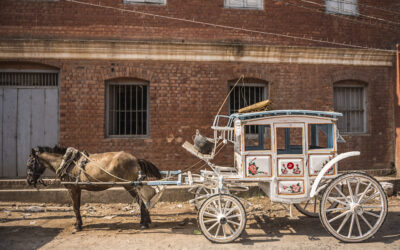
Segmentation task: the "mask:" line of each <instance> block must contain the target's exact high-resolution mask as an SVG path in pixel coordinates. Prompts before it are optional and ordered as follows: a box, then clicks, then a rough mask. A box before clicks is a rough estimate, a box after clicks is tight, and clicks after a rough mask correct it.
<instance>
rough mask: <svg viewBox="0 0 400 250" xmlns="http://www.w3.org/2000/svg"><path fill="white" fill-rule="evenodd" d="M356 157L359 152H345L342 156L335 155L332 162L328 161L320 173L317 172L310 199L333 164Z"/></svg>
mask: <svg viewBox="0 0 400 250" xmlns="http://www.w3.org/2000/svg"><path fill="white" fill-rule="evenodd" d="M357 155H360V151H351V152H346V153H343V154H339V155H337V156H336V157H335V158H333V159H332V160H330V161H329V162H328V163H327V164H326V165H325V166H324V167H323V168H322V169H321V172H319V174H318V176H317V178H315V181H314V183H313V185H312V188H311V192H310V198H312V197H314V195H315V193H316V191H317V188H318V185H319V183H320V182H321V179H322V177H323V176H324V175H325V173H326V172H327V171H328V170H329V169H330V168H331V167H332V166H333V165H334V164H336V163H337V162H338V161H341V160H343V159H345V158H348V157H352V156H357Z"/></svg>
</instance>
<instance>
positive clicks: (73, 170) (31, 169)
mask: <svg viewBox="0 0 400 250" xmlns="http://www.w3.org/2000/svg"><path fill="white" fill-rule="evenodd" d="M66 152H67V149H66V148H61V147H58V146H55V147H53V148H51V147H37V148H33V149H31V153H30V155H29V159H28V162H27V183H28V184H29V185H31V186H32V185H33V186H34V187H35V188H36V185H37V183H40V184H43V185H44V183H43V180H42V179H41V175H42V174H43V172H44V171H45V170H46V169H50V170H51V171H53V172H57V170H59V168H60V164H61V163H62V162H63V156H64V154H65V153H66ZM81 158H83V157H81ZM85 158H86V159H89V161H88V162H86V164H85V166H84V168H83V169H82V166H79V163H78V162H75V163H74V164H73V165H72V166H71V167H70V169H69V171H68V176H67V177H68V178H67V179H68V180H69V181H75V180H79V181H80V182H87V183H89V182H91V183H93V182H118V181H119V180H118V179H122V178H123V179H126V180H129V181H137V180H139V178H140V176H139V171H141V173H144V174H145V178H147V177H155V178H157V179H160V178H161V173H160V171H159V169H158V168H157V167H156V166H155V165H154V164H153V163H151V162H150V161H147V160H144V159H137V158H136V157H134V156H133V155H131V154H129V153H127V152H124V151H120V152H107V153H100V154H91V155H90V158H87V157H85ZM65 187H66V188H67V189H68V193H69V196H70V198H71V201H72V205H73V209H74V213H75V217H76V222H75V224H74V226H75V231H80V230H82V218H81V214H80V204H81V191H82V190H88V191H103V190H106V189H108V188H110V187H112V185H90V184H88V185H75V184H68V185H65ZM123 187H124V188H125V189H126V191H128V192H129V194H130V195H131V196H132V197H133V198H134V200H135V201H136V202H137V203H138V204H139V206H140V228H141V229H145V228H149V224H150V223H151V219H150V214H149V211H148V206H150V205H149V204H150V201H153V200H154V199H155V198H157V200H158V198H159V197H157V196H158V194H157V195H156V191H155V190H154V189H153V188H152V187H150V186H146V185H137V186H133V185H132V184H127V185H124V186H123Z"/></svg>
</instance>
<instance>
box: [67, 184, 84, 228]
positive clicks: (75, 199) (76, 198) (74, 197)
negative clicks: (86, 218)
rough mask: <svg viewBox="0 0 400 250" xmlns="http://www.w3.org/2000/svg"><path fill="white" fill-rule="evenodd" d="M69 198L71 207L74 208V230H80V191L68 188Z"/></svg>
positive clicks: (75, 188)
mask: <svg viewBox="0 0 400 250" xmlns="http://www.w3.org/2000/svg"><path fill="white" fill-rule="evenodd" d="M68 193H69V196H70V197H71V201H72V206H73V208H74V212H75V217H76V222H75V229H76V230H77V231H80V230H82V217H81V211H80V208H81V189H80V188H77V187H72V188H68Z"/></svg>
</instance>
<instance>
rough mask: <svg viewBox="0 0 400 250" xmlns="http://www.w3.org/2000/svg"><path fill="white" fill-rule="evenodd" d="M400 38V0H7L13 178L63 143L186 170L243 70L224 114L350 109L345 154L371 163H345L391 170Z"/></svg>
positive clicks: (1, 27)
mask: <svg viewBox="0 0 400 250" xmlns="http://www.w3.org/2000/svg"><path fill="white" fill-rule="evenodd" d="M99 5H100V6H99ZM399 41H400V2H399V1H396V0H390V1H379V2H377V1H374V0H345V1H341V0H340V1H338V0H213V1H201V0H191V1H183V0H102V1H93V0H3V1H1V2H0V89H1V92H0V97H1V100H0V105H1V108H0V110H1V114H0V117H1V122H0V123H1V125H0V126H1V130H2V132H1V142H2V143H1V146H0V152H1V154H0V155H1V157H0V162H1V164H0V165H1V168H0V176H1V177H15V176H24V175H25V170H24V168H25V162H24V161H25V160H26V157H27V155H28V153H29V148H30V147H34V146H36V145H38V144H41V145H52V144H55V143H59V144H61V145H63V146H74V147H77V148H79V149H86V150H87V151H89V152H104V151H117V150H125V151H128V152H131V153H133V154H134V155H136V156H137V157H140V158H147V159H149V160H151V161H153V162H155V163H156V164H157V165H158V166H159V167H160V168H162V169H182V168H184V167H186V166H189V165H191V164H193V163H194V162H196V159H195V158H194V157H192V156H191V155H189V154H188V153H186V152H185V151H184V149H182V148H181V145H182V143H183V142H184V141H185V140H191V139H192V136H193V134H194V133H195V129H196V128H199V129H200V131H201V132H202V133H203V134H208V135H210V134H211V129H210V126H211V124H212V121H213V118H214V115H215V114H216V112H217V110H218V108H219V106H220V105H221V103H222V102H223V100H224V98H225V96H226V95H227V93H228V92H229V90H230V88H231V87H232V84H234V83H235V82H236V80H237V79H238V78H239V77H240V76H242V75H243V76H244V77H245V81H244V83H240V85H239V86H240V87H239V88H238V89H237V90H235V91H234V92H233V94H232V95H231V96H230V98H229V100H228V102H227V104H226V105H225V106H224V109H223V112H225V113H228V112H234V111H235V110H237V109H238V108H239V107H242V106H244V105H245V104H249V103H253V102H255V101H258V100H262V99H266V98H269V99H270V100H272V102H273V108H274V109H312V110H337V111H340V112H343V113H344V114H345V117H344V118H342V119H341V120H340V121H339V127H340V129H341V133H342V135H343V137H344V138H345V140H346V141H347V143H346V144H340V147H339V151H349V150H360V151H361V157H359V158H357V159H356V158H355V159H352V160H348V161H345V162H344V163H343V164H342V165H341V169H366V170H377V169H385V170H387V171H390V169H393V168H394V166H395V160H396V153H395V152H396V137H395V134H396V127H397V124H396V123H395V112H396V111H397V109H398V104H397V97H396V95H395V93H396V92H395V91H396V85H395V84H396V65H395V48H396V43H399ZM220 156H221V159H220V161H225V162H227V164H228V163H229V162H233V157H232V153H231V151H229V150H228V149H227V150H226V152H222V153H221V154H220ZM387 171H385V172H387Z"/></svg>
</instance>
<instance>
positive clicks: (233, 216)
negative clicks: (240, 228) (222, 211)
mask: <svg viewBox="0 0 400 250" xmlns="http://www.w3.org/2000/svg"><path fill="white" fill-rule="evenodd" d="M240 217H242V215H241V214H235V215H230V216H227V217H226V218H227V219H232V218H240Z"/></svg>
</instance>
